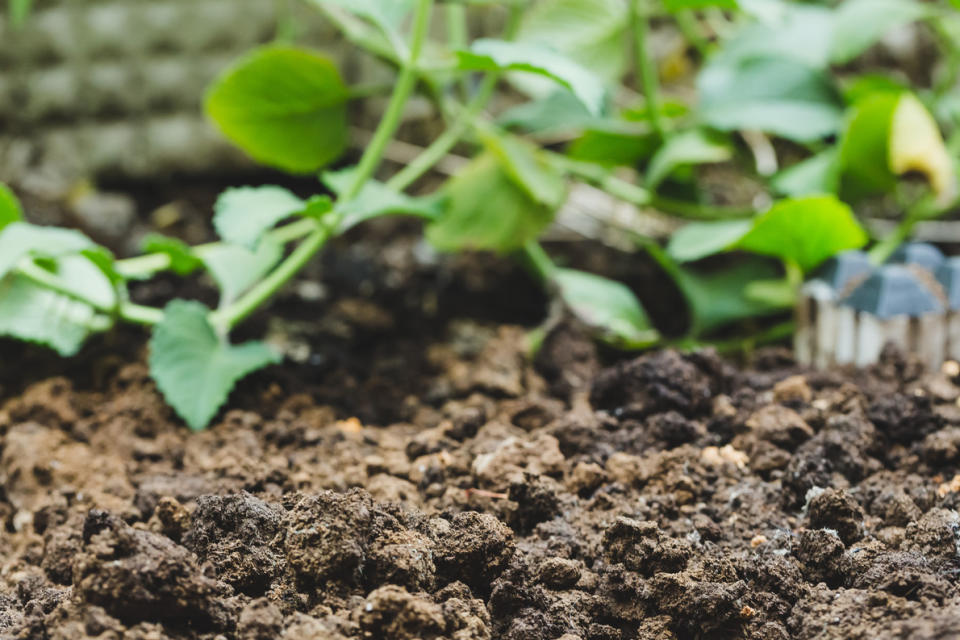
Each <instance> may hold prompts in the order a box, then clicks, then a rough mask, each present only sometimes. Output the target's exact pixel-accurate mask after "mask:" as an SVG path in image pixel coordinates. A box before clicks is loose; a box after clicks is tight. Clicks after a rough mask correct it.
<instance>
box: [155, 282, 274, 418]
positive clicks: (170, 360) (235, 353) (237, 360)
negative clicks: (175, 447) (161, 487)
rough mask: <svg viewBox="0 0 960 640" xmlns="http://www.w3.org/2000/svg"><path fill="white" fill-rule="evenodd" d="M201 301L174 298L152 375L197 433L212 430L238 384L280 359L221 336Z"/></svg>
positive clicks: (160, 331)
mask: <svg viewBox="0 0 960 640" xmlns="http://www.w3.org/2000/svg"><path fill="white" fill-rule="evenodd" d="M208 312H209V310H208V309H207V308H206V307H204V306H203V305H202V304H200V303H199V302H188V301H185V300H174V301H173V302H171V303H170V304H168V305H167V307H166V309H165V310H164V315H163V321H162V322H160V323H159V324H158V325H157V326H156V327H154V330H153V336H152V337H151V338H150V375H151V376H153V379H154V380H155V381H156V383H157V387H158V388H159V389H160V392H161V393H163V397H164V398H166V400H167V402H168V403H170V406H172V407H173V408H174V409H175V410H176V412H177V413H178V414H179V415H180V417H181V418H183V419H184V421H185V422H186V423H187V424H188V425H189V426H190V428H191V429H194V430H200V429H203V428H204V427H206V426H207V424H208V423H209V422H210V420H211V419H212V418H213V416H214V415H215V414H216V413H217V410H218V409H219V408H220V407H221V406H222V405H223V403H224V402H226V400H227V397H228V396H229V394H230V391H231V390H232V389H233V387H234V385H235V384H236V383H237V381H238V380H240V379H241V378H243V377H245V376H247V375H248V374H250V373H252V372H253V371H256V370H257V369H261V368H263V367H265V366H267V365H269V364H274V363H276V362H278V361H279V357H278V356H277V355H276V354H275V353H274V352H273V351H271V350H270V349H269V348H268V347H267V346H266V345H265V344H262V343H259V342H247V343H244V344H241V345H231V344H229V343H228V342H226V341H225V340H223V339H221V338H219V337H218V336H217V334H216V332H215V331H214V330H213V327H212V326H210V323H209V321H208V320H207V314H208Z"/></svg>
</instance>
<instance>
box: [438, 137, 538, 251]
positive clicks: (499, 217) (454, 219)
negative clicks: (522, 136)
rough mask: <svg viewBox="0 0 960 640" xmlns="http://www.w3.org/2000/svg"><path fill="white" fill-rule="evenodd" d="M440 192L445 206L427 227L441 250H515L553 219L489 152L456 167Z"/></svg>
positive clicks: (534, 236) (535, 235) (531, 238)
mask: <svg viewBox="0 0 960 640" xmlns="http://www.w3.org/2000/svg"><path fill="white" fill-rule="evenodd" d="M445 191H446V195H447V200H446V202H447V207H446V211H445V213H444V215H442V216H441V217H440V218H439V219H438V220H437V221H436V222H434V223H432V224H430V225H429V226H428V227H427V231H426V234H427V239H428V240H430V242H431V243H433V244H434V246H436V247H438V248H439V249H442V250H447V251H454V250H458V249H481V250H492V251H498V252H501V253H505V252H508V251H514V250H517V249H520V248H521V247H523V245H525V244H526V243H527V242H528V241H530V240H533V239H534V238H536V237H537V236H538V235H539V234H540V232H541V231H543V229H544V228H546V226H547V225H548V224H550V221H551V220H552V219H553V213H554V211H553V210H552V209H551V208H549V207H545V206H543V205H542V204H539V203H537V202H535V201H534V200H533V198H531V197H530V195H529V193H528V192H527V190H526V189H524V188H522V187H520V186H518V185H517V184H516V183H515V182H514V180H513V179H511V177H510V175H509V174H508V173H507V172H506V171H505V170H504V169H503V168H502V167H501V166H500V164H499V163H498V162H497V158H496V157H495V156H494V155H493V154H492V153H491V152H489V151H487V152H484V153H482V154H480V155H479V156H477V158H475V159H474V160H473V161H472V162H471V163H470V164H469V165H468V166H467V167H465V168H464V169H461V171H460V173H458V174H457V175H456V176H455V177H454V178H453V179H451V180H450V182H448V183H447V186H446V188H445Z"/></svg>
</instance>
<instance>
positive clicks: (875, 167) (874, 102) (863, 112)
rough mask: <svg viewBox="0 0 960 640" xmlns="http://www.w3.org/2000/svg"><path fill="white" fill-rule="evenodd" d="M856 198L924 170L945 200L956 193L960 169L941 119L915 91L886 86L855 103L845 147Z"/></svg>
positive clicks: (847, 181)
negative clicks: (951, 150) (942, 133)
mask: <svg viewBox="0 0 960 640" xmlns="http://www.w3.org/2000/svg"><path fill="white" fill-rule="evenodd" d="M840 149H841V151H840V158H841V167H842V176H843V186H844V189H845V191H846V193H847V195H848V196H849V197H851V198H856V197H861V196H866V195H873V194H878V193H889V192H891V191H892V190H893V189H894V187H895V186H896V184H897V178H898V176H901V175H903V174H906V173H910V172H917V173H920V174H923V175H924V176H925V177H926V179H927V181H928V182H929V183H930V186H931V188H932V189H933V191H934V193H936V194H937V197H938V200H939V202H940V203H941V204H943V205H945V204H949V202H951V201H952V200H953V198H955V197H956V192H957V184H956V175H955V174H956V170H955V166H954V161H953V158H952V157H951V155H950V153H949V152H948V151H947V148H946V145H945V143H944V141H943V137H942V136H941V134H940V130H939V128H938V126H937V123H936V121H935V120H934V119H933V116H932V115H930V112H929V111H927V109H926V107H925V106H924V105H923V103H922V102H920V100H919V99H917V97H916V96H915V95H913V94H912V93H907V92H899V93H896V92H893V91H881V92H880V93H877V94H874V95H871V96H868V97H866V98H863V99H862V100H860V102H858V103H857V104H856V105H854V107H853V108H852V114H851V116H850V118H849V121H848V124H847V129H846V132H845V133H844V136H843V140H842V142H841V147H840Z"/></svg>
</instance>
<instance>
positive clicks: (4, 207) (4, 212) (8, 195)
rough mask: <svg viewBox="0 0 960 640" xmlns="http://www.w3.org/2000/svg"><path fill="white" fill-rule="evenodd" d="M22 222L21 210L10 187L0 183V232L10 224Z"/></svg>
mask: <svg viewBox="0 0 960 640" xmlns="http://www.w3.org/2000/svg"><path fill="white" fill-rule="evenodd" d="M19 220H23V208H22V207H21V206H20V201H19V200H17V196H15V195H13V191H11V190H10V187H8V186H7V185H5V184H3V183H2V182H0V231H2V230H3V228H4V227H5V226H7V225H8V224H10V223H11V222H17V221H19Z"/></svg>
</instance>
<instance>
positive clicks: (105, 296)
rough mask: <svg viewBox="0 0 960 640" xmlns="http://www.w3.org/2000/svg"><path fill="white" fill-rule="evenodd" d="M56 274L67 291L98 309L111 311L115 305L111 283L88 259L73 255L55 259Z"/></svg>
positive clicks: (114, 292) (114, 291)
mask: <svg viewBox="0 0 960 640" xmlns="http://www.w3.org/2000/svg"><path fill="white" fill-rule="evenodd" d="M55 267H56V274H57V278H58V279H59V280H60V283H61V284H62V285H63V286H64V287H65V288H66V289H67V290H68V291H71V292H73V293H74V294H75V295H78V296H80V297H82V298H84V299H85V300H89V301H90V302H92V303H93V304H95V305H97V306H98V307H100V308H107V309H112V308H113V307H114V306H116V304H117V291H116V289H115V288H114V285H113V283H112V282H111V281H110V279H109V278H108V277H107V275H106V274H105V273H104V272H103V270H102V269H101V268H100V267H99V266H97V264H95V263H94V262H93V261H92V260H90V258H88V257H87V256H84V255H80V254H75V255H68V256H62V257H60V258H57V260H56V263H55Z"/></svg>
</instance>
